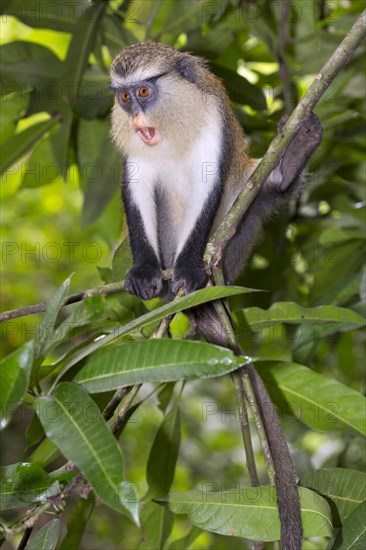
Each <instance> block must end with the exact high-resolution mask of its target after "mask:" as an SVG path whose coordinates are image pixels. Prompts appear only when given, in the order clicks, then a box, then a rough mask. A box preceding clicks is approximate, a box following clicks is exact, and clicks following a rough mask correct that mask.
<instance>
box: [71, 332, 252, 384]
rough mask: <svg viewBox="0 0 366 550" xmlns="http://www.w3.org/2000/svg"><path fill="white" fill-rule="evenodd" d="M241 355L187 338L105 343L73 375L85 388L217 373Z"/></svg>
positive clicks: (229, 368)
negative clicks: (237, 355) (104, 346)
mask: <svg viewBox="0 0 366 550" xmlns="http://www.w3.org/2000/svg"><path fill="white" fill-rule="evenodd" d="M242 364H243V358H239V357H236V356H235V355H234V353H233V352H232V351H231V350H229V349H226V348H220V347H219V346H215V345H213V344H207V343H205V342H191V341H188V340H140V341H136V342H127V343H120V344H114V345H111V346H107V347H106V348H104V349H102V350H100V351H99V352H98V353H96V354H95V355H93V356H92V357H91V358H90V359H89V361H88V362H87V364H86V365H85V366H84V367H83V368H82V369H81V370H80V371H79V372H78V374H77V375H76V376H75V379H74V380H75V381H76V382H78V383H79V384H82V385H83V386H84V387H85V388H87V390H88V391H89V392H92V393H93V392H101V391H107V390H113V389H115V388H117V387H118V386H127V385H130V384H140V383H142V382H171V381H173V380H181V379H183V378H189V379H193V378H207V377H213V376H220V375H222V374H226V373H228V372H231V371H233V370H235V369H237V368H238V367H239V366H240V365H242Z"/></svg>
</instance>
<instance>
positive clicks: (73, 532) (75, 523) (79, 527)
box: [59, 496, 95, 550]
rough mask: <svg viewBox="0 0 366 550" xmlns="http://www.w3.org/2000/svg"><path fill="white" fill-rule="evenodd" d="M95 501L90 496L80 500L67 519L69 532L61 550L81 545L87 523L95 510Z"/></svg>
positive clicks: (69, 549) (68, 549)
mask: <svg viewBox="0 0 366 550" xmlns="http://www.w3.org/2000/svg"><path fill="white" fill-rule="evenodd" d="M94 504H95V501H94V499H93V498H91V497H90V496H89V498H88V499H86V500H80V502H78V503H77V505H76V507H75V509H74V510H73V512H72V514H71V515H70V517H69V519H68V520H67V533H66V535H65V537H64V539H63V540H62V542H61V545H60V547H59V550H71V549H74V548H75V549H76V548H79V547H80V542H81V539H82V537H83V534H84V531H85V528H86V525H87V523H88V521H89V518H90V516H91V514H92V512H93V508H94Z"/></svg>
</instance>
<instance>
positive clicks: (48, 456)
mask: <svg viewBox="0 0 366 550" xmlns="http://www.w3.org/2000/svg"><path fill="white" fill-rule="evenodd" d="M60 454H61V453H60V451H59V449H58V447H57V445H56V444H55V443H54V442H53V441H51V440H50V439H44V440H43V441H42V443H40V445H38V447H37V448H36V449H35V450H34V451H33V453H32V454H31V455H30V457H29V459H28V460H29V461H30V462H33V463H35V464H39V466H42V468H44V467H45V466H47V465H48V464H50V463H51V462H53V461H54V460H55V459H56V458H57V457H59V456H60Z"/></svg>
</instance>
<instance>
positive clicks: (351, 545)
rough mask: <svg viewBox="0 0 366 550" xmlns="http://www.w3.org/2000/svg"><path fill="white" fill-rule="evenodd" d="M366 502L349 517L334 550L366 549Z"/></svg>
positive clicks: (338, 536) (335, 542) (334, 545)
mask: <svg viewBox="0 0 366 550" xmlns="http://www.w3.org/2000/svg"><path fill="white" fill-rule="evenodd" d="M365 517H366V500H365V501H364V502H362V504H360V505H359V506H357V508H356V509H355V510H353V512H352V513H351V514H350V515H349V516H348V518H347V520H346V522H345V524H344V525H343V527H342V529H341V530H340V531H339V533H338V535H337V538H336V540H335V541H334V544H333V546H332V550H364V549H365V548H366V525H365Z"/></svg>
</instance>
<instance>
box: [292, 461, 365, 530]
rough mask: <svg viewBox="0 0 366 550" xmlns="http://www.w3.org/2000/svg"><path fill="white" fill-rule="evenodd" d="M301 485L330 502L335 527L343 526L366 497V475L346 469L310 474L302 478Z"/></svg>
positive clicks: (318, 471)
mask: <svg viewBox="0 0 366 550" xmlns="http://www.w3.org/2000/svg"><path fill="white" fill-rule="evenodd" d="M301 485H302V486H304V487H308V488H309V489H312V490H313V491H316V492H317V493H319V494H320V495H322V497H324V498H325V499H326V500H327V501H328V502H329V504H330V506H331V510H332V516H333V525H335V526H339V525H341V524H342V523H343V522H344V521H345V520H346V519H347V517H348V516H349V515H350V514H351V512H353V510H354V509H355V508H357V506H359V505H360V504H361V502H362V501H363V500H364V499H365V496H366V474H365V473H364V472H358V471H356V470H348V469H347V470H346V469H345V468H329V469H321V470H317V471H316V472H309V473H308V474H306V475H305V476H303V477H302V478H301Z"/></svg>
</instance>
